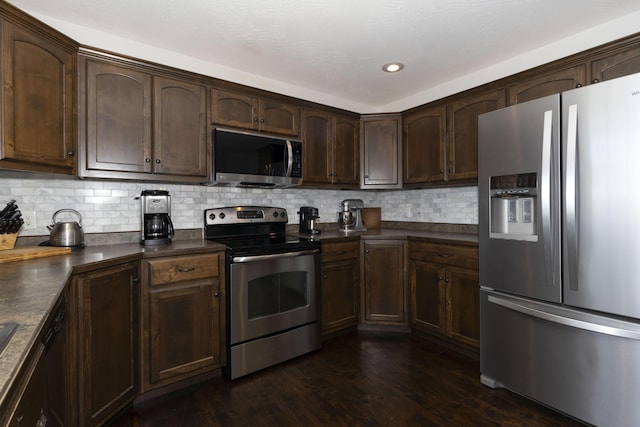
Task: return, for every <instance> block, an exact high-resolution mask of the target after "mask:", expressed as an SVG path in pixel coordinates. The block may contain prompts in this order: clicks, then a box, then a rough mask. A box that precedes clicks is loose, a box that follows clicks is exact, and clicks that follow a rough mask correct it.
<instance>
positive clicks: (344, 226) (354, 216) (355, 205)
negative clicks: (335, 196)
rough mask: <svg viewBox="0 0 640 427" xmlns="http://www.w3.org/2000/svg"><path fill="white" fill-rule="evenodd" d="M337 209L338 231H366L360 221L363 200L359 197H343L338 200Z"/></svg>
mask: <svg viewBox="0 0 640 427" xmlns="http://www.w3.org/2000/svg"><path fill="white" fill-rule="evenodd" d="M338 206H339V209H340V210H339V211H338V225H339V227H340V231H344V232H349V231H366V230H367V229H366V228H365V226H364V224H363V223H362V209H363V208H364V202H363V201H362V200H360V199H345V200H343V201H342V202H340V205H338Z"/></svg>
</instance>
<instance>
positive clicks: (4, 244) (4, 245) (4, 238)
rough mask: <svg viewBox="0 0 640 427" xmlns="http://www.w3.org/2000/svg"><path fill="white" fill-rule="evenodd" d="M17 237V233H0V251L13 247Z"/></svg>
mask: <svg viewBox="0 0 640 427" xmlns="http://www.w3.org/2000/svg"><path fill="white" fill-rule="evenodd" d="M17 238H18V233H13V234H0V251H4V250H7V249H13V247H14V246H15V245H16V239H17Z"/></svg>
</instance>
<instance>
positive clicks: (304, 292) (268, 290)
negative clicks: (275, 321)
mask: <svg viewBox="0 0 640 427" xmlns="http://www.w3.org/2000/svg"><path fill="white" fill-rule="evenodd" d="M307 274H308V273H307V272H306V271H288V272H283V273H276V274H270V275H268V276H261V277H258V278H257V279H253V280H251V281H249V298H248V305H249V309H248V313H249V320H251V319H255V318H258V317H264V316H271V315H274V314H278V313H284V312H287V311H291V310H295V309H297V308H303V307H307V306H308V305H309V280H308V276H307Z"/></svg>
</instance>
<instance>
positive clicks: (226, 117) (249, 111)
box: [211, 89, 258, 130]
mask: <svg viewBox="0 0 640 427" xmlns="http://www.w3.org/2000/svg"><path fill="white" fill-rule="evenodd" d="M211 116H212V120H213V123H216V124H220V125H227V126H233V127H238V128H243V129H255V130H258V99H257V98H255V97H253V96H250V95H243V94H239V93H233V92H227V91H222V90H217V89H213V90H212V91H211Z"/></svg>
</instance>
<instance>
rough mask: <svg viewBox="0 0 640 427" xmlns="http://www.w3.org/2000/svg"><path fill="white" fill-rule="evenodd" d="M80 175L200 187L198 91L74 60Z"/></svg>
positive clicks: (122, 67) (202, 117)
mask: <svg viewBox="0 0 640 427" xmlns="http://www.w3.org/2000/svg"><path fill="white" fill-rule="evenodd" d="M79 63H80V67H81V72H80V88H81V89H80V99H81V102H80V109H79V111H80V127H79V129H80V142H81V146H82V147H83V148H84V150H83V151H82V152H81V154H82V155H81V157H80V160H81V161H80V171H79V172H80V176H86V177H99V178H122V179H140V180H163V181H177V182H205V181H206V180H207V177H208V174H209V170H208V164H209V162H208V155H207V153H208V150H207V147H208V124H207V102H206V95H207V89H206V86H204V85H200V84H197V83H195V82H190V81H188V80H184V79H180V78H176V77H167V76H163V75H154V74H152V73H150V72H148V71H147V70H144V69H141V68H139V67H137V66H135V65H128V64H126V63H120V62H111V61H109V60H101V59H97V58H90V57H84V56H80V60H79Z"/></svg>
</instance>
